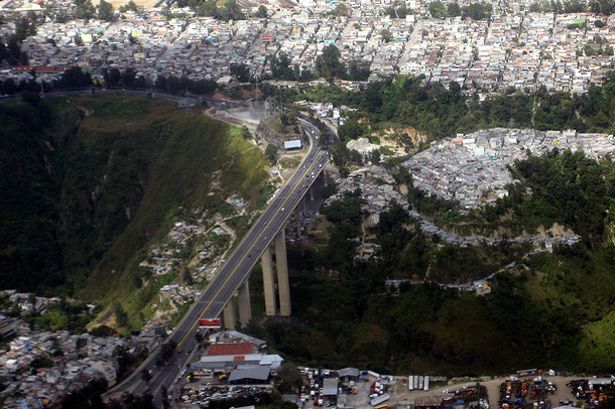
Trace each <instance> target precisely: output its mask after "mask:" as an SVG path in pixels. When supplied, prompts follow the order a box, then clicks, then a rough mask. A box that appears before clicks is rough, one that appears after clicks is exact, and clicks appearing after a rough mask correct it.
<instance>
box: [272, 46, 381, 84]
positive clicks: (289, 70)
mask: <svg viewBox="0 0 615 409" xmlns="http://www.w3.org/2000/svg"><path fill="white" fill-rule="evenodd" d="M340 55H341V54H340V51H339V49H338V48H337V47H336V46H335V45H333V44H331V45H328V46H326V47H325V48H324V49H323V52H322V54H321V55H320V56H318V58H317V59H316V72H315V73H314V72H312V71H310V70H301V69H300V68H299V66H298V65H291V59H290V57H289V56H288V54H286V53H285V52H283V51H282V52H279V53H278V54H276V55H270V56H269V57H268V62H269V67H270V69H271V78H272V79H274V80H286V81H311V80H313V79H314V78H315V77H316V76H320V77H324V78H326V79H328V80H331V79H333V78H337V79H346V80H351V81H366V80H367V79H368V78H369V76H370V73H371V71H370V69H369V66H370V64H369V62H367V61H363V60H351V61H350V62H349V63H348V70H346V66H345V65H344V63H343V62H341V61H340Z"/></svg>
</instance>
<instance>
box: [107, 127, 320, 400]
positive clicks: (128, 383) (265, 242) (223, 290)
mask: <svg viewBox="0 0 615 409" xmlns="http://www.w3.org/2000/svg"><path fill="white" fill-rule="evenodd" d="M299 122H300V125H301V127H302V128H303V130H304V131H305V133H306V134H307V136H308V138H309V140H310V147H309V150H308V153H307V155H306V156H305V158H304V159H303V161H302V162H301V164H300V165H299V167H298V168H297V170H296V171H295V173H294V174H293V175H292V176H291V177H290V178H289V179H288V181H286V183H285V184H284V185H283V186H282V187H281V188H280V189H279V190H278V192H277V194H276V195H275V196H274V197H273V199H272V200H271V201H270V202H269V205H268V207H267V208H266V209H265V211H264V212H263V213H262V215H261V216H260V217H259V218H258V219H257V221H256V222H255V223H254V225H253V226H252V227H251V228H250V230H249V231H248V233H247V234H246V235H245V237H244V238H243V239H242V240H241V242H240V243H239V245H237V247H236V248H235V250H234V251H233V252H232V254H231V255H230V257H228V259H227V260H226V262H225V263H224V265H223V266H222V267H221V269H220V270H218V273H217V274H216V276H215V277H214V278H213V280H212V281H211V282H210V283H209V285H208V286H207V288H206V289H205V290H204V292H203V293H202V294H201V295H200V297H199V298H198V299H197V301H195V302H194V304H193V305H192V307H191V308H190V310H189V311H188V313H187V314H186V316H185V317H184V318H183V319H182V321H181V322H180V323H179V324H178V325H177V326H176V327H175V329H174V330H173V332H172V334H171V335H169V337H168V338H167V341H166V342H171V341H172V342H174V343H175V344H176V345H177V347H176V349H175V352H174V354H173V355H172V356H171V358H170V359H169V360H168V361H167V362H166V363H162V362H161V360H160V349H156V350H154V351H153V352H152V353H151V354H150V355H149V356H148V358H147V359H146V360H145V361H144V362H143V363H142V364H141V366H140V367H139V368H138V369H136V370H135V371H134V372H133V373H132V374H131V375H130V376H129V377H128V378H126V379H125V380H124V381H123V382H121V383H120V384H118V385H116V386H115V387H113V388H112V389H111V390H110V391H108V392H107V393H106V394H105V398H114V397H119V396H121V395H122V394H123V393H133V394H135V395H139V394H143V393H151V394H152V395H153V397H154V404H155V405H156V406H157V407H159V406H160V404H161V393H160V391H161V388H162V387H163V386H164V387H166V388H170V386H171V385H172V384H173V383H174V382H175V381H176V380H177V379H178V377H180V376H181V374H182V373H183V369H184V368H185V367H186V365H187V364H188V361H189V358H190V354H191V353H192V351H193V350H194V349H195V348H196V346H197V341H196V338H195V333H196V331H197V322H198V318H200V317H208V318H213V317H219V316H220V314H221V313H222V311H223V309H224V307H225V305H226V304H227V302H228V301H229V300H230V299H231V298H232V297H233V295H234V294H235V293H236V291H237V290H238V289H239V287H240V286H241V284H242V283H243V282H245V280H247V278H248V276H249V274H250V271H251V270H252V268H253V267H254V265H255V264H256V263H257V262H259V259H260V256H261V255H262V253H263V252H264V250H265V249H266V248H267V246H269V245H270V244H271V242H272V241H273V239H274V238H275V236H276V235H277V234H278V233H279V232H280V231H281V230H282V229H283V228H284V226H285V225H286V222H287V221H288V219H289V218H290V216H291V213H292V211H293V210H294V209H295V207H297V205H298V204H299V203H300V201H301V199H302V198H303V197H304V196H305V194H306V193H307V191H308V190H309V189H310V187H311V185H312V183H313V182H314V180H315V179H316V177H317V176H318V175H319V174H320V172H321V171H322V170H323V169H324V167H325V165H326V163H327V161H328V159H329V154H328V153H327V152H325V151H323V150H321V149H320V147H319V138H320V132H319V130H318V128H317V127H316V126H314V125H313V124H311V123H310V122H308V121H306V120H304V119H299ZM143 371H149V372H150V373H151V375H152V378H151V379H150V380H149V382H145V381H144V380H143V379H142V376H141V374H142V372H143Z"/></svg>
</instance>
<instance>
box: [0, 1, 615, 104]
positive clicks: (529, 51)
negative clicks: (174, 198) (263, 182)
mask: <svg viewBox="0 0 615 409" xmlns="http://www.w3.org/2000/svg"><path fill="white" fill-rule="evenodd" d="M312 3H313V7H312V8H310V9H305V8H303V7H295V8H279V9H277V10H276V11H275V12H274V13H273V15H272V16H271V17H270V18H267V19H248V20H240V21H232V20H231V21H228V22H225V21H221V20H215V19H213V18H210V17H196V16H191V17H187V18H177V17H171V18H167V17H165V16H163V14H162V10H160V9H150V10H148V11H147V12H146V13H145V15H144V16H143V17H136V16H134V15H133V13H127V14H126V16H125V17H126V18H125V19H120V20H118V21H116V22H104V21H98V20H88V21H83V20H72V21H67V22H65V23H55V22H46V23H44V24H42V25H40V26H39V27H38V28H37V33H36V35H34V36H32V37H30V38H27V39H26V40H25V41H24V42H23V46H22V48H23V51H25V52H27V54H28V55H29V56H30V65H31V66H33V67H36V66H55V67H72V66H79V67H81V68H82V69H84V70H87V71H89V72H91V73H92V74H93V75H94V76H95V77H96V76H100V74H101V72H102V70H103V69H104V68H107V69H108V68H117V69H120V70H124V69H126V68H129V67H131V68H133V69H134V70H135V71H136V72H137V75H139V76H144V77H145V78H147V79H149V80H155V79H156V78H157V77H158V76H159V75H166V76H169V75H173V76H177V77H181V76H186V77H188V78H191V79H195V80H197V79H211V80H217V79H219V78H221V77H224V76H226V75H229V74H230V66H231V64H246V65H247V66H248V68H249V70H250V72H251V74H252V75H253V76H256V77H263V76H265V75H267V74H268V73H270V67H269V65H268V61H267V57H268V56H269V55H272V54H276V53H280V52H284V53H286V54H287V55H288V56H289V59H290V61H291V64H292V65H296V66H297V67H298V69H299V71H300V72H301V71H304V70H312V71H313V70H314V69H315V63H316V59H317V58H318V56H319V55H320V54H321V53H322V50H323V49H324V47H325V46H327V45H330V44H333V45H335V46H336V47H337V48H338V49H339V50H340V53H341V58H342V61H343V62H345V63H348V62H349V61H351V60H363V61H366V62H368V63H369V64H370V69H371V73H372V75H371V77H370V80H378V79H380V78H382V77H389V76H393V75H396V74H407V75H414V76H418V75H424V76H425V78H426V80H429V81H435V82H442V83H443V84H445V85H448V84H449V83H450V82H451V81H455V82H457V83H458V84H459V85H460V86H462V87H464V89H467V90H468V91H470V92H471V91H479V92H484V93H490V92H496V91H502V90H505V89H507V88H509V87H515V88H517V89H520V90H526V91H529V90H533V89H536V88H537V87H538V86H543V85H544V86H546V87H547V89H549V90H553V91H565V92H574V93H582V92H585V91H586V90H587V89H588V87H589V86H590V85H591V84H598V83H600V82H601V81H603V80H604V78H605V75H606V72H607V71H608V70H610V69H612V68H613V56H611V55H609V54H610V52H606V49H604V47H603V48H600V47H601V45H602V44H607V45H608V44H612V43H614V42H615V16H610V17H604V16H600V15H592V14H590V13H575V14H557V15H555V14H553V13H525V12H520V11H516V12H515V11H514V10H521V9H523V7H521V6H522V4H521V3H523V2H521V1H517V2H514V3H510V2H507V3H506V4H502V5H499V3H498V4H496V6H495V9H494V10H495V12H494V13H495V14H494V15H493V16H492V17H491V19H490V21H489V22H488V21H486V20H479V21H475V20H472V19H465V20H464V19H461V17H455V18H443V19H434V18H430V17H429V16H428V13H427V11H426V10H427V2H421V1H415V0H412V1H407V2H406V5H407V6H408V7H412V8H414V10H415V11H416V12H417V13H416V14H410V15H407V16H405V18H394V19H391V18H390V17H389V16H388V15H384V13H383V9H384V8H385V7H388V6H390V5H391V4H392V2H387V1H383V2H379V3H377V2H362V1H357V2H350V3H349V6H353V8H352V9H351V10H352V12H351V15H349V16H332V15H324V16H323V15H322V13H325V12H327V11H329V10H330V9H331V4H330V3H328V2H322V1H314V2H312ZM355 3H356V5H355ZM463 4H465V2H460V5H462V6H463ZM354 6H356V8H354ZM500 8H501V9H506V10H507V11H508V14H502V13H498V10H499V9H500ZM185 11H186V10H182V12H185ZM511 11H512V12H511ZM188 12H189V11H188ZM319 14H321V15H319ZM597 19H602V20H603V22H604V23H605V25H604V26H603V27H600V28H599V27H596V26H594V24H593V22H594V21H595V20H597ZM579 27H586V28H583V29H581V28H579ZM11 29H12V26H11V25H10V24H6V25H5V26H2V27H0V35H2V36H4V37H6V36H7V35H8V34H9V33H10V32H11ZM588 45H589V46H590V48H592V49H594V50H596V51H595V52H585V51H586V50H588V48H587V46H588ZM590 51H591V50H590ZM588 53H589V54H590V55H587V54H588ZM60 73H61V71H55V72H53V73H46V74H45V75H43V76H40V78H41V79H42V80H48V79H51V78H53V77H54V76H57V75H59V74H60ZM24 76H25V77H28V76H29V74H28V73H27V71H23V70H22V71H19V70H16V69H13V70H4V71H2V73H0V79H3V78H8V77H13V78H16V79H18V80H19V79H21V78H24Z"/></svg>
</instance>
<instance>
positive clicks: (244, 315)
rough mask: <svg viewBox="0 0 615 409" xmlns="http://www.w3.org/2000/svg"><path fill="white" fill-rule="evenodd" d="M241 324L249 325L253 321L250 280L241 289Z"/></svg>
mask: <svg viewBox="0 0 615 409" xmlns="http://www.w3.org/2000/svg"><path fill="white" fill-rule="evenodd" d="M238 301H239V302H238V304H239V323H240V324H241V325H242V326H245V325H248V323H249V322H250V320H251V319H252V305H251V304H250V286H249V284H248V280H246V282H245V283H243V284H242V285H241V287H239V300H238Z"/></svg>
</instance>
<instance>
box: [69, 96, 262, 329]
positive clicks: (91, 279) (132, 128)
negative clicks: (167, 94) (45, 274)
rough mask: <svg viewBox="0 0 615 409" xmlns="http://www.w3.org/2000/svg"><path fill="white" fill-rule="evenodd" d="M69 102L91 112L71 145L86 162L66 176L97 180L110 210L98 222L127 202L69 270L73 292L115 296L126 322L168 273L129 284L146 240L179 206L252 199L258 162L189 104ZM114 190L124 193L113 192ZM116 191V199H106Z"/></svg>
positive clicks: (234, 136) (233, 134)
mask: <svg viewBox="0 0 615 409" xmlns="http://www.w3.org/2000/svg"><path fill="white" fill-rule="evenodd" d="M73 102H74V103H76V104H78V105H81V106H85V107H87V108H91V109H93V110H94V112H95V113H94V115H93V116H91V117H89V118H87V119H85V120H84V121H83V122H82V124H81V127H80V129H79V135H78V139H79V141H80V146H79V147H78V148H77V149H76V151H75V152H73V153H74V158H73V159H74V164H75V165H76V166H79V164H81V166H84V167H87V168H88V169H86V170H85V172H84V171H82V169H79V171H77V172H76V173H75V174H74V175H72V176H74V178H73V179H74V180H73V181H74V182H75V184H79V180H78V178H80V177H82V176H81V175H82V174H83V173H85V174H87V175H90V176H91V179H92V180H91V181H90V183H87V182H86V183H85V184H86V186H89V187H91V186H92V184H91V182H94V181H95V180H96V179H98V180H102V182H101V183H100V184H99V185H98V186H97V188H98V191H99V194H98V197H99V199H97V200H98V203H100V202H103V203H105V202H107V201H108V202H110V203H109V204H110V207H111V208H113V210H114V212H113V213H114V214H113V215H104V216H103V217H101V218H102V220H101V222H103V223H105V222H108V221H113V218H126V210H125V209H126V208H128V207H129V208H130V214H131V216H130V219H129V220H127V223H126V225H125V227H124V228H123V229H121V230H120V231H119V232H117V233H118V234H117V235H116V236H114V235H111V237H100V236H98V237H97V238H96V239H97V240H103V241H104V240H107V239H109V240H110V243H111V244H110V247H109V250H108V251H107V252H105V253H104V255H103V256H102V258H101V259H100V262H98V263H97V264H96V265H95V267H94V269H93V270H92V272H91V274H89V275H87V276H85V275H82V276H77V277H76V288H78V291H77V293H78V295H81V296H83V297H85V298H88V299H97V300H102V301H105V302H109V301H112V300H115V301H120V302H121V303H122V304H123V306H124V308H125V309H126V310H127V312H128V313H129V316H130V317H131V319H132V321H131V322H132V323H133V324H138V320H139V318H138V313H139V312H140V311H141V310H142V309H143V308H144V307H145V305H146V304H147V303H148V301H149V300H150V298H151V297H152V296H153V295H154V294H156V292H157V288H158V287H159V286H160V285H162V284H165V283H167V282H169V281H171V280H172V279H173V277H172V276H166V277H162V278H160V279H159V280H157V281H156V282H153V283H151V284H150V285H149V286H147V287H146V288H142V289H139V290H138V291H135V288H134V284H133V282H134V280H133V275H134V274H136V273H137V270H138V263H139V262H140V261H141V260H142V259H143V257H144V255H145V254H146V250H147V247H148V245H149V244H152V243H154V242H155V241H156V240H157V239H159V238H160V237H161V236H162V235H163V234H164V233H166V231H167V229H168V227H169V226H170V224H171V223H172V221H173V217H174V216H175V215H177V214H178V211H179V209H180V207H186V208H196V207H199V208H201V209H203V208H208V209H213V208H215V207H216V206H217V205H218V204H219V203H220V202H221V201H222V200H224V198H226V197H227V196H228V195H230V194H231V193H233V192H239V193H241V194H242V195H243V196H244V197H246V198H247V199H248V200H249V202H250V204H251V205H252V207H254V206H255V204H256V203H257V202H260V193H261V186H262V184H263V181H264V180H265V179H266V173H265V172H264V170H263V169H264V167H265V164H266V162H265V160H264V158H263V155H262V154H261V152H260V151H259V150H258V149H257V148H255V147H254V146H253V145H252V144H250V143H249V142H247V141H245V140H243V139H242V137H241V134H240V132H238V130H237V129H236V128H233V127H230V126H228V125H226V124H224V123H221V122H218V121H214V120H212V119H210V118H208V117H206V116H204V115H202V114H200V113H199V112H197V111H195V110H188V111H186V110H180V109H178V108H176V107H175V106H174V105H172V104H171V103H168V102H161V101H155V102H152V101H147V100H141V99H132V98H131V99H129V100H128V102H120V101H117V100H116V98H114V97H103V98H102V99H101V98H100V97H97V98H95V99H92V98H77V99H75V100H74V101H73ZM216 170H222V171H223V173H222V177H221V184H222V188H221V190H220V191H216V193H215V194H213V195H210V194H209V193H210V180H211V179H210V177H211V174H212V172H214V171H216ZM67 180H69V181H70V180H71V178H70V177H67ZM126 185H128V188H127V186H126ZM71 189H72V188H71V187H70V186H68V187H66V188H65V192H64V193H65V196H68V197H73V196H74V195H73V192H71ZM77 190H78V189H77ZM122 190H124V191H127V192H125V193H128V194H127V195H126V194H123V195H116V193H117V192H118V191H122ZM118 196H119V197H118ZM121 197H123V198H124V202H123V203H121V204H119V203H114V201H117V200H122V199H121ZM118 211H119V213H118ZM120 224H121V222H120Z"/></svg>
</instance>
